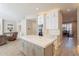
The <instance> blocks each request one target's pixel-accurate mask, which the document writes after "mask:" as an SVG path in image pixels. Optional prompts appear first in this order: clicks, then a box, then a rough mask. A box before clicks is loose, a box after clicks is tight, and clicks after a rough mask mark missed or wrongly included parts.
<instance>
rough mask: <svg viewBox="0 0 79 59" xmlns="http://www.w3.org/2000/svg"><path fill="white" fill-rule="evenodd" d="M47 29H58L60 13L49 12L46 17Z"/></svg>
mask: <svg viewBox="0 0 79 59" xmlns="http://www.w3.org/2000/svg"><path fill="white" fill-rule="evenodd" d="M46 28H47V29H58V12H53V11H52V12H49V13H48V14H47V16H46Z"/></svg>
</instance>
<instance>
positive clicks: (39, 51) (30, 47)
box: [22, 40, 53, 56]
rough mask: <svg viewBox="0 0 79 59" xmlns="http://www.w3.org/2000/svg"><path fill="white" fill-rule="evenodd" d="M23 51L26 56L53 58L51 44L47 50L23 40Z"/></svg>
mask: <svg viewBox="0 0 79 59" xmlns="http://www.w3.org/2000/svg"><path fill="white" fill-rule="evenodd" d="M22 51H23V53H24V55H26V56H53V45H52V44H50V45H49V46H47V47H46V48H43V47H41V46H38V45H36V44H33V43H31V42H28V41H26V40H22Z"/></svg>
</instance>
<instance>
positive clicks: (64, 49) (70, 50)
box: [57, 37, 78, 56]
mask: <svg viewBox="0 0 79 59" xmlns="http://www.w3.org/2000/svg"><path fill="white" fill-rule="evenodd" d="M63 40H64V41H63V43H62V45H61V46H60V47H59V48H58V51H57V52H58V56H76V55H78V54H77V52H76V51H77V49H76V48H77V47H76V42H75V41H74V39H73V38H68V37H66V38H64V39H63Z"/></svg>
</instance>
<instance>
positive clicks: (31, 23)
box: [27, 20, 37, 35]
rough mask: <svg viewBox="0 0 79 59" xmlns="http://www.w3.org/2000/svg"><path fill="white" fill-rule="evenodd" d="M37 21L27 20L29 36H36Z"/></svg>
mask: <svg viewBox="0 0 79 59" xmlns="http://www.w3.org/2000/svg"><path fill="white" fill-rule="evenodd" d="M36 24H37V23H36V20H27V35H36Z"/></svg>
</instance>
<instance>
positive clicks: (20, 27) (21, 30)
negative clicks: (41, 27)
mask: <svg viewBox="0 0 79 59" xmlns="http://www.w3.org/2000/svg"><path fill="white" fill-rule="evenodd" d="M17 31H18V38H20V37H21V36H25V35H26V19H23V20H21V21H19V22H18V23H17Z"/></svg>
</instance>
